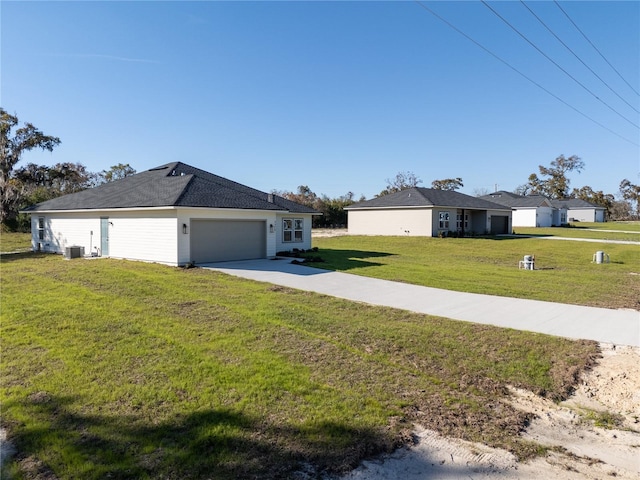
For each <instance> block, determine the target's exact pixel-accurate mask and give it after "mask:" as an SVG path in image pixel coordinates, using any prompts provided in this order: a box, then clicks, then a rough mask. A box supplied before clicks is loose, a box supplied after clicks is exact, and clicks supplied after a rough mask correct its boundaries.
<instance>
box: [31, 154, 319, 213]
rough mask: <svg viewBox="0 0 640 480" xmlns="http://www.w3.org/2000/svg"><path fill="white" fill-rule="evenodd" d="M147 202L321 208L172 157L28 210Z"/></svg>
mask: <svg viewBox="0 0 640 480" xmlns="http://www.w3.org/2000/svg"><path fill="white" fill-rule="evenodd" d="M270 200H271V201H270ZM144 207H206V208H235V209H242V210H274V211H283V210H284V211H288V212H291V213H318V212H316V211H315V210H313V209H312V208H309V207H306V206H304V205H300V204H298V203H295V202H292V201H290V200H287V199H286V198H282V197H279V196H277V195H271V194H268V193H265V192H261V191H260V190H256V189H254V188H251V187H247V186H246V185H242V184H240V183H237V182H234V181H232V180H228V179H226V178H223V177H219V176H218V175H214V174H212V173H209V172H206V171H204V170H200V169H198V168H195V167H192V166H190V165H187V164H185V163H181V162H174V163H169V164H166V165H162V166H160V167H156V168H152V169H151V170H147V171H145V172H141V173H137V174H135V175H132V176H130V177H126V178H123V179H121V180H116V181H114V182H109V183H104V184H102V185H99V186H97V187H94V188H90V189H88V190H83V191H81V192H78V193H72V194H69V195H64V196H62V197H58V198H54V199H52V200H48V201H46V202H42V203H38V204H37V205H33V206H31V207H29V208H27V209H25V210H24V211H25V212H38V211H46V210H86V209H88V210H98V209H111V208H144Z"/></svg>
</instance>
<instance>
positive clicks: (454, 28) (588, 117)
mask: <svg viewBox="0 0 640 480" xmlns="http://www.w3.org/2000/svg"><path fill="white" fill-rule="evenodd" d="M414 1H415V2H416V3H417V4H418V5H419V6H421V7H422V8H423V9H425V10H426V11H427V12H429V13H430V14H431V15H433V16H434V17H436V18H437V19H438V20H440V21H441V22H443V23H444V24H445V25H447V26H448V27H449V28H451V29H453V30H455V31H456V32H458V33H459V34H460V35H462V36H463V37H465V38H466V39H467V40H469V41H470V42H472V43H474V44H475V45H476V46H478V47H480V48H481V49H482V50H484V51H485V52H487V53H488V54H489V55H491V56H492V57H493V58H495V59H496V60H498V61H499V62H501V63H503V64H504V65H506V66H507V67H509V68H510V69H511V70H513V71H514V72H516V73H517V74H518V75H520V76H521V77H523V78H524V79H526V80H528V81H529V82H531V83H532V84H534V85H535V86H536V87H538V88H539V89H541V90H542V91H544V92H545V93H547V94H548V95H551V96H552V97H553V98H555V99H556V100H558V101H559V102H561V103H563V104H564V105H566V106H567V107H569V108H570V109H571V110H573V111H574V112H576V113H578V114H580V115H582V116H583V117H585V118H586V119H587V120H590V121H592V122H593V123H595V124H596V125H598V126H600V127H602V128H604V129H605V130H607V131H608V132H609V133H612V134H613V135H615V136H616V137H618V138H621V139H622V140H624V141H626V142H629V143H630V144H632V145H635V146H637V147H640V144H638V143H636V142H634V141H633V140H629V139H628V138H626V137H623V136H622V135H620V134H619V133H617V132H614V131H613V130H611V129H610V128H609V127H606V126H605V125H603V124H602V123H600V122H598V121H597V120H595V119H593V118H591V117H590V116H589V115H587V114H586V113H583V112H581V111H580V110H578V109H577V108H576V107H574V106H573V105H570V104H569V103H567V102H565V101H564V100H563V99H561V98H560V97H558V96H557V95H556V94H554V93H552V92H550V91H549V90H547V89H546V88H544V87H543V86H542V85H540V84H539V83H538V82H536V81H535V80H533V79H532V78H530V77H528V76H527V75H525V74H524V73H522V72H521V71H520V70H518V69H517V68H516V67H514V66H513V65H511V64H510V63H509V62H507V61H506V60H503V59H502V58H501V57H499V56H498V55H496V54H495V53H493V52H492V51H491V50H489V49H488V48H487V47H485V46H484V45H482V44H481V43H480V42H478V41H476V40H475V39H474V38H472V37H470V36H469V35H467V34H466V33H465V32H463V31H462V30H460V29H459V28H458V27H456V26H455V25H453V24H452V23H450V22H449V21H448V20H446V19H445V18H443V17H441V16H440V15H438V14H437V13H436V12H434V11H433V10H431V9H430V8H429V7H427V6H426V5H424V4H423V3H422V2H421V1H420V0H414Z"/></svg>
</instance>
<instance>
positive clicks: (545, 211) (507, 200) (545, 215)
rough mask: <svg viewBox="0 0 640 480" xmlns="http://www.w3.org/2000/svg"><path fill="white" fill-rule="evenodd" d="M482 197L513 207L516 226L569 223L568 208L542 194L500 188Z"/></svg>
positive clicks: (546, 225)
mask: <svg viewBox="0 0 640 480" xmlns="http://www.w3.org/2000/svg"><path fill="white" fill-rule="evenodd" d="M480 198H483V199H485V200H488V201H490V202H495V203H499V204H500V205H504V206H505V207H511V208H513V226H514V227H559V226H560V225H564V224H566V223H567V210H566V208H565V207H564V206H562V205H556V204H555V203H554V201H553V200H550V199H548V198H547V197H544V196H542V195H527V196H523V195H518V194H515V193H511V192H505V191H504V190H500V191H498V192H494V193H490V194H489V195H483V196H482V197H480Z"/></svg>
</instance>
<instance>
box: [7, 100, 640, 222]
mask: <svg viewBox="0 0 640 480" xmlns="http://www.w3.org/2000/svg"><path fill="white" fill-rule="evenodd" d="M18 123H19V121H18V117H17V116H16V115H11V114H9V113H7V112H6V111H5V110H4V109H3V108H1V107H0V224H1V225H2V229H3V230H22V231H28V230H29V228H30V223H29V219H28V217H27V216H26V215H23V214H20V213H19V211H20V210H22V209H24V208H26V207H28V206H30V205H34V204H36V203H39V202H43V201H45V200H50V199H52V198H56V197H59V196H61V195H66V194H68V193H74V192H79V191H81V190H84V189H87V188H91V187H95V186H97V185H100V184H102V183H105V182H111V181H114V180H118V179H121V178H124V177H127V176H129V175H133V174H135V173H136V170H135V169H134V168H133V167H131V166H130V165H129V164H122V163H119V164H117V165H112V166H111V167H109V168H108V169H106V170H103V171H101V172H90V171H89V170H87V168H86V167H85V166H84V165H82V164H81V163H71V162H62V163H56V164H55V165H53V166H46V165H37V164H34V163H29V164H27V165H25V166H22V167H19V168H17V165H18V163H19V162H20V160H21V157H22V154H23V153H24V152H27V151H30V150H34V149H41V150H45V151H49V152H51V151H53V149H54V148H55V147H57V146H58V145H60V139H59V138H58V137H54V136H50V135H45V134H44V133H42V132H41V131H40V130H38V129H37V128H36V127H35V126H34V125H32V124H31V123H24V125H23V126H21V127H19V128H15V127H16V126H18ZM584 168H585V164H584V162H583V161H582V160H581V159H580V158H579V157H578V156H577V155H572V156H570V157H568V158H567V157H565V156H564V155H560V156H559V157H557V158H556V159H555V160H553V161H552V162H551V163H550V165H549V166H547V167H545V166H542V165H540V166H539V167H538V170H539V172H538V173H537V174H536V173H532V174H531V175H530V176H529V178H528V181H527V182H526V183H525V184H523V185H520V186H518V187H517V188H516V189H515V190H514V193H518V194H520V195H531V194H540V195H544V196H545V197H548V198H551V199H558V200H561V199H568V198H579V199H582V200H585V201H587V202H589V203H592V204H595V205H599V206H602V207H604V208H605V209H606V212H607V218H608V219H609V220H637V219H640V186H639V185H635V184H633V183H631V182H630V181H629V180H627V179H623V180H622V181H621V182H620V187H619V195H618V196H617V197H616V195H613V194H611V193H604V192H603V191H595V190H593V189H592V188H591V187H589V186H584V187H581V188H574V189H572V190H570V189H569V188H570V186H569V185H570V179H569V173H571V172H573V171H577V172H580V171H581V170H583V169H584ZM386 183H387V185H386V187H385V188H384V189H383V190H381V191H380V193H379V194H377V195H376V197H379V196H383V195H388V194H391V193H395V192H399V191H402V190H405V189H407V188H413V187H417V186H419V185H420V184H421V183H422V180H421V179H420V178H418V177H417V176H416V175H415V174H414V173H412V172H398V173H397V174H396V176H395V177H394V178H391V179H389V178H388V179H387V180H386ZM462 187H464V184H463V181H462V178H460V177H456V178H446V179H441V180H434V181H432V182H431V188H435V189H439V190H458V189H460V188H462ZM271 193H274V194H277V195H280V196H282V197H284V198H287V199H289V200H292V201H295V202H297V203H300V204H302V205H306V206H309V207H311V208H313V209H315V210H316V211H318V212H319V213H322V215H321V216H316V217H314V220H313V226H314V227H315V228H340V227H345V226H346V225H347V212H346V211H345V207H347V206H349V205H352V204H354V203H356V202H360V201H364V200H366V198H364V196H361V197H359V198H356V196H355V195H354V193H353V192H347V193H345V194H344V195H341V196H338V197H335V198H330V197H329V196H327V195H324V194H321V195H317V194H316V193H314V192H313V191H312V190H311V188H310V187H309V186H307V185H300V186H299V187H298V189H297V191H296V192H290V191H277V190H274V191H272V192H271ZM486 193H489V192H476V194H477V195H483V194H486Z"/></svg>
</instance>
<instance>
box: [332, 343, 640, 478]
mask: <svg viewBox="0 0 640 480" xmlns="http://www.w3.org/2000/svg"><path fill="white" fill-rule="evenodd" d="M601 349H602V354H603V358H602V359H601V360H600V362H599V364H598V365H597V366H596V367H595V368H594V369H593V370H592V371H590V372H588V373H587V374H586V375H584V376H583V378H582V379H581V383H580V385H579V386H578V387H577V389H576V392H575V393H574V395H572V396H571V398H569V399H568V400H567V401H565V402H561V403H559V404H556V403H553V402H551V401H549V400H546V399H543V398H541V397H538V396H537V395H534V394H533V393H531V392H527V391H524V390H518V389H511V393H512V396H511V398H510V400H509V401H510V402H511V403H512V405H514V406H515V407H516V408H518V409H521V410H524V411H527V412H531V413H533V414H535V415H536V418H535V419H534V421H533V422H531V424H530V425H529V427H528V428H527V430H526V431H525V432H523V434H522V435H523V437H524V438H526V439H529V440H531V441H533V442H536V443H539V444H541V445H545V446H548V447H552V448H553V450H550V451H549V453H547V454H546V455H545V456H543V457H538V458H536V459H534V460H532V461H529V462H522V463H521V462H518V461H517V460H516V458H515V457H514V456H513V455H512V454H510V453H509V452H507V451H504V450H500V449H495V448H489V447H487V446H485V445H482V444H476V443H471V442H465V441H462V440H457V439H450V438H444V437H441V436H440V435H439V434H438V433H436V432H434V431H431V430H426V429H424V428H422V427H420V426H418V425H417V426H416V429H415V431H414V436H415V442H416V443H415V445H414V446H412V447H410V448H404V449H400V450H398V451H396V452H395V453H393V454H392V455H388V456H385V457H381V458H379V459H377V460H371V461H366V462H363V464H362V465H361V466H360V467H359V468H357V469H356V470H354V471H352V472H350V473H349V474H347V475H345V476H343V477H341V479H342V480H355V479H357V480H374V479H375V480H391V479H398V480H400V479H403V480H418V479H420V480H425V479H429V480H432V479H451V478H471V479H540V478H544V479H558V480H578V479H583V480H584V479H587V480H596V479H603V478H619V479H635V480H638V479H640V348H637V347H625V346H613V345H609V344H602V345H601ZM596 421H600V422H602V421H605V423H609V425H615V426H614V428H602V427H599V426H596Z"/></svg>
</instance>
